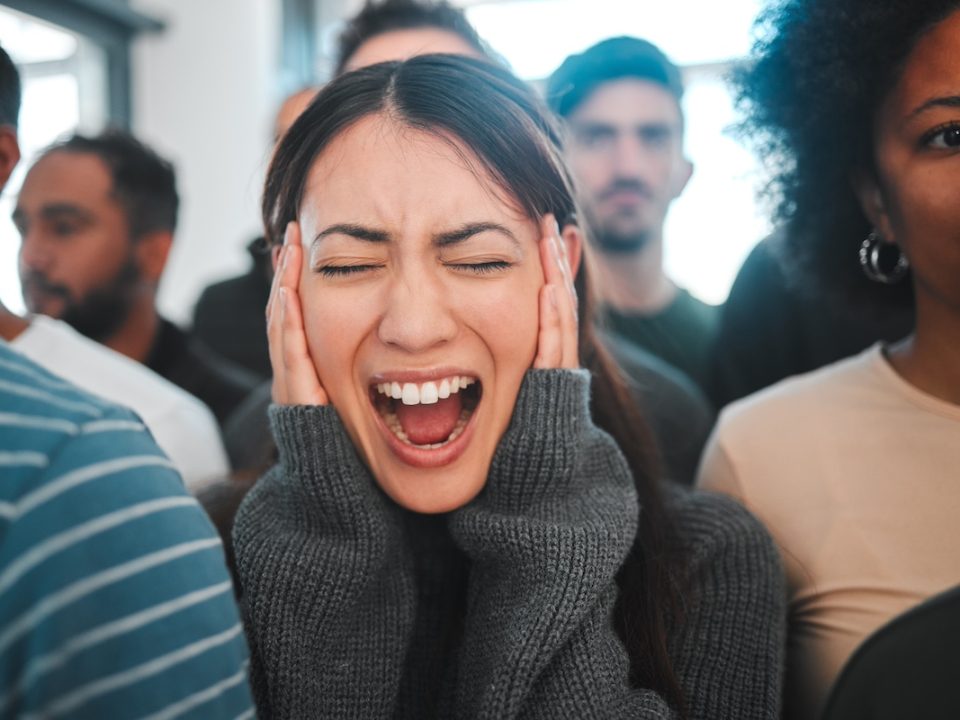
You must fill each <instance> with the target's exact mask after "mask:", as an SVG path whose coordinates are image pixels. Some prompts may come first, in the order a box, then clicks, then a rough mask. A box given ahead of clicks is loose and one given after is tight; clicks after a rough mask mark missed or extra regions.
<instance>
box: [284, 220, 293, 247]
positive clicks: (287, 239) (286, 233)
mask: <svg viewBox="0 0 960 720" xmlns="http://www.w3.org/2000/svg"><path fill="white" fill-rule="evenodd" d="M292 225H293V223H292V222H288V223H287V226H286V227H285V228H284V229H283V244H284V245H286V244H287V243H288V242H290V228H291V226H292Z"/></svg>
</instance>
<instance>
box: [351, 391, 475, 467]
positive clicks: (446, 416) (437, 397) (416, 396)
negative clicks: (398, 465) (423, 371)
mask: <svg viewBox="0 0 960 720" xmlns="http://www.w3.org/2000/svg"><path fill="white" fill-rule="evenodd" d="M482 395H483V390H482V384H481V383H480V381H479V380H478V379H477V378H475V377H471V376H469V375H450V376H447V377H442V378H438V379H436V380H430V381H427V382H421V383H416V382H398V381H389V382H379V383H375V384H374V385H372V386H371V387H370V399H371V402H372V403H373V405H374V407H375V408H376V410H377V412H378V413H379V415H380V417H381V419H382V420H383V424H384V425H385V426H386V428H387V429H388V430H389V431H390V433H391V434H392V435H393V437H395V438H396V439H397V440H398V441H400V443H402V444H403V445H406V446H408V447H410V448H415V449H417V450H427V451H430V450H434V451H435V450H440V449H442V448H444V447H446V446H448V445H450V444H451V443H453V442H454V441H456V440H457V438H459V437H461V436H462V435H463V433H464V430H466V428H467V426H468V425H469V423H470V418H471V417H472V416H473V413H474V411H475V410H476V409H477V406H478V405H479V403H480V398H481V397H482Z"/></svg>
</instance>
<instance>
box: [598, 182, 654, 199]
mask: <svg viewBox="0 0 960 720" xmlns="http://www.w3.org/2000/svg"><path fill="white" fill-rule="evenodd" d="M622 192H632V193H636V194H637V195H640V196H642V197H645V198H647V199H648V200H649V199H650V198H651V197H652V195H651V193H650V188H649V187H647V185H646V184H645V183H642V182H640V181H638V180H615V181H614V182H613V183H611V184H610V185H609V186H607V187H606V188H604V189H603V190H602V191H601V192H600V195H599V196H598V199H600V200H607V199H609V198H611V197H613V196H614V195H617V194H618V193H622Z"/></svg>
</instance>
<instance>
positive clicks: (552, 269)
mask: <svg viewBox="0 0 960 720" xmlns="http://www.w3.org/2000/svg"><path fill="white" fill-rule="evenodd" d="M555 226H556V221H555V220H554V219H553V215H550V214H547V215H544V216H543V218H542V219H541V221H540V264H541V265H542V266H543V281H544V283H546V284H547V285H549V284H551V283H557V284H562V283H563V275H562V274H561V272H560V265H559V258H558V257H557V244H556V241H555V240H554V231H553V228H554V227H555Z"/></svg>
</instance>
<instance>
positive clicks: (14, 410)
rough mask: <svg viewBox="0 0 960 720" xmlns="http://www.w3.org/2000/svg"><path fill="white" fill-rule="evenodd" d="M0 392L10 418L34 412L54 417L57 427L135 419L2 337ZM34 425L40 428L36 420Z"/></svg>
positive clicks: (50, 417) (50, 418) (49, 418)
mask: <svg viewBox="0 0 960 720" xmlns="http://www.w3.org/2000/svg"><path fill="white" fill-rule="evenodd" d="M0 392H2V393H3V394H4V395H5V396H6V397H5V398H4V402H3V404H2V407H3V408H4V410H5V411H9V412H10V414H11V415H13V416H15V417H14V418H13V419H16V418H20V419H21V420H23V419H24V418H28V417H34V416H36V417H39V418H46V419H48V420H51V421H58V422H59V425H58V427H64V428H67V427H70V426H76V427H79V426H80V425H81V424H83V423H85V422H89V421H91V420H100V419H104V418H108V417H121V418H124V419H130V420H137V419H138V418H137V417H136V416H135V415H134V414H133V413H132V412H130V411H128V410H126V409H124V408H121V407H119V406H117V405H115V404H114V403H112V402H111V401H110V400H109V399H105V398H103V397H101V396H100V395H97V394H94V393H93V392H90V391H89V389H87V388H82V387H79V386H77V385H75V384H74V383H72V382H70V381H69V380H67V379H64V378H62V377H60V376H59V375H57V374H54V372H52V371H51V370H50V369H49V368H48V367H45V366H44V365H41V364H40V363H38V362H36V361H35V360H33V359H32V358H31V357H29V356H28V355H26V354H24V353H22V352H20V351H19V350H18V349H17V348H16V347H13V346H11V345H10V344H9V343H6V342H3V341H0ZM6 419H7V420H8V421H12V419H11V418H6ZM24 421H25V420H24ZM55 424H56V423H55ZM36 427H37V429H41V427H40V423H39V422H37V423H36Z"/></svg>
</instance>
